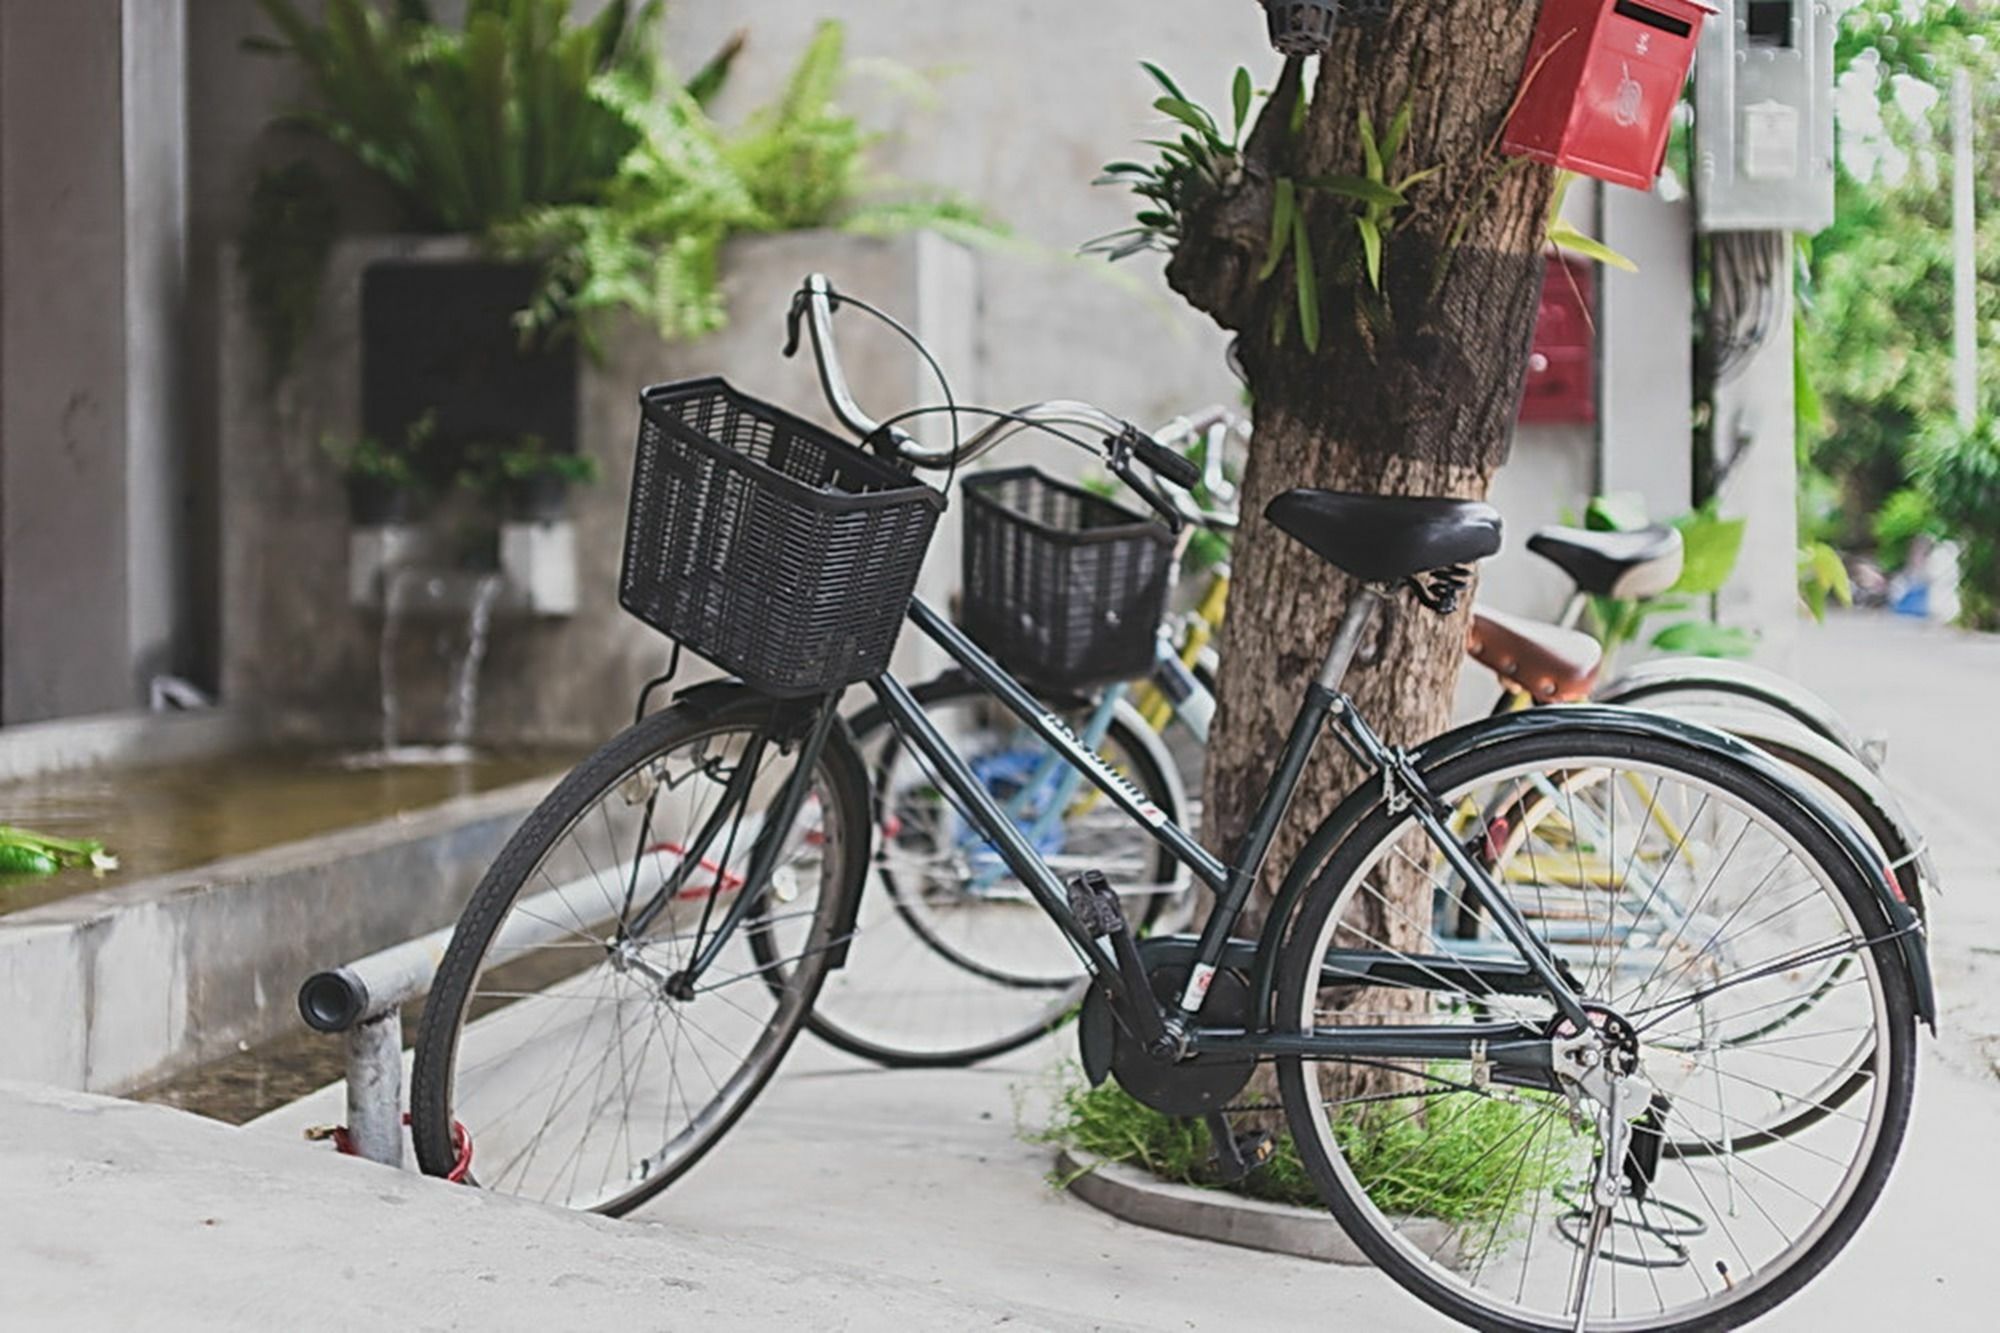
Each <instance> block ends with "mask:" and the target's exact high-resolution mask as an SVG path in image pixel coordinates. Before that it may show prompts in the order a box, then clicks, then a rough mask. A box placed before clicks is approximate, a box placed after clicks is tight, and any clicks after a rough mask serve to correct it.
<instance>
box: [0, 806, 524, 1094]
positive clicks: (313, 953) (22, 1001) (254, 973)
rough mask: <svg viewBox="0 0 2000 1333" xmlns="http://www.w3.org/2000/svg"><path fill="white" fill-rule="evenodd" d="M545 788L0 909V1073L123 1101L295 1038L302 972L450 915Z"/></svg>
mask: <svg viewBox="0 0 2000 1333" xmlns="http://www.w3.org/2000/svg"><path fill="white" fill-rule="evenodd" d="M547 788H548V783H547V782H546V781H541V780H537V781H532V782H527V783H523V784H520V785H518V786H514V787H508V788H503V789H501V790H498V791H493V792H487V793H484V794H482V795H478V796H468V797H461V798H458V799H456V800H452V801H447V802H445V803H443V804H441V805H438V806H434V807H432V808H431V809H428V810H424V811H421V812H418V813H416V814H411V815H404V816H399V817H396V818H393V819H387V820H383V821H381V822H379V823H375V824H367V825H362V826H360V827H357V828H351V829H344V830H341V831H339V832H336V833H328V834H324V835H322V836H319V837H314V838H307V839H304V840H302V841H299V842H294V843H289V844H286V845H284V846H281V847H274V848H271V849H269V850H266V851H261V852H253V853H250V854H249V855H245V856H238V857H232V858H230V859H228V860H225V861H218V862H215V863H214V864H212V865H208V866H202V867H199V868H196V869H193V870H187V871H177V872H174V873H172V874H166V875H160V876H157V877H154V878H151V879H142V880H138V881H135V882H133V883H130V884H125V885H121V886H119V887H117V888H113V889H106V890H104V891H102V892H98V893H90V894H83V895H79V896H77V897H72V898H65V899H63V900H61V901H60V902H55V903H51V904H49V905H48V906H45V907H37V908H31V909H29V910H27V911H22V912H13V913H9V914H8V915H6V916H4V917H0V1001H4V1002H5V1004H6V1006H7V1008H6V1013H7V1022H6V1023H4V1024H0V1079H23V1080H27V1081H29V1082H35V1083H48V1084H53V1085H55V1086H57V1087H62V1088H72V1089H77V1090H80V1091H89V1092H108V1093H127V1092H131V1091H134V1090H136V1089H139V1088H142V1087H146V1086H148V1085H150V1084H153V1083H156V1082H159V1081H161V1080H163V1079H166V1078H169V1077H172V1076H173V1075H175V1074H178V1073H181V1072H183V1071H185V1070H188V1069H192V1068H194V1067H195V1066H197V1065H200V1064H203V1063H206V1062H207V1061H210V1060H214V1059H217V1058H219V1057H221V1056H224V1055H228V1054H232V1053H234V1052H235V1051H236V1050H238V1049H239V1044H241V1043H248V1044H255V1043H258V1042H262V1041H265V1040H268V1039H269V1038H272V1037H275V1036H277V1035H279V1034H281V1033H284V1032H289V1031H294V1030H296V1029H297V1028H298V1027H299V1026H300V1020H299V1016H298V1011H297V1009H296V1008H295V1007H294V1004H293V997H294V995H295V994H296V993H297V990H298V984H299V982H300V980H301V979H303V978H304V977H306V976H307V975H308V974H310V973H312V972H314V971H316V970H317V969H319V968H322V967H325V966H328V965H330V964H333V963H338V962H341V961H343V960H346V959H349V958H354V957H359V956H360V955H362V954H365V953H369V952H371V951H373V950H375V949H380V948H384V947H386V946H388V945H390V944H396V943H400V942H401V941H403V940H406V939H410V938H412V937H414V936H417V935H421V934H423V933H424V932H426V931H430V930H434V929H436V928H437V927H439V926H442V925H445V924H447V923H449V922H450V921H452V920H453V919H455V918H456V916H457V914H458V912H459V910H460V908H461V907H462V906H463V904H464V902H465V900H466V898H468V897H469V896H470V895H471V893H472V889H473V886H474V885H475V884H476V883H477V882H478V880H479V877H480V876H481V875H482V874H484V873H485V871H486V867H487V866H488V865H489V864H491V862H492V860H493V858H494V857H495V856H497V855H499V852H500V848H501V846H502V845H503V844H504V843H505V842H506V840H507V838H508V837H509V836H510V835H511V834H512V833H513V831H514V828H515V826H516V825H517V824H518V823H519V822H520V820H521V818H522V816H523V815H524V814H526V812H527V811H528V810H529V809H531V808H532V807H533V806H534V804H535V802H537V801H538V800H540V799H541V797H542V795H543V793H544V792H545V791H546V790H547Z"/></svg>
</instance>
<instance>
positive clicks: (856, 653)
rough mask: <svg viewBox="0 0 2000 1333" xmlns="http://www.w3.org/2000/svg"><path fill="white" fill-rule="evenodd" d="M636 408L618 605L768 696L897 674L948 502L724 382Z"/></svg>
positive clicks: (703, 383) (656, 390) (665, 389)
mask: <svg viewBox="0 0 2000 1333" xmlns="http://www.w3.org/2000/svg"><path fill="white" fill-rule="evenodd" d="M639 401H640V415H639V448H638V457H637V460H636V462H635V465H634V470H633V477H632V503H631V510H630V514H629V517H628V519H627V521H626V526H625V560H624V569H623V572H622V574H621V576H620V578H619V588H618V601H619V605H621V606H623V607H624V608H625V609H626V610H627V611H629V612H631V613H632V614H633V615H635V616H637V617H638V618H639V619H640V620H643V621H645V622H646V623H647V624H648V625H651V626H653V627H654V628H655V629H657V630H659V631H661V632H662V633H664V634H667V635H669V636H670V637H672V638H674V639H676V640H678V641H679V642H680V643H681V644H682V645H683V646H684V647H686V648H688V649H689V650H690V651H692V652H696V653H699V654H701V655H702V656H703V657H706V658H708V659H709V660H710V661H712V662H714V663H716V664H717V665H718V666H720V667H722V668H723V669H724V670H726V671H729V672H730V673H732V674H733V675H735V676H737V677H739V678H741V679H742V680H743V681H744V683H745V684H748V685H750V686H752V687H754V688H755V689H758V690H761V691H763V692H764V693H766V694H771V695H776V696H780V697H802V696H806V695H815V694H825V693H828V692H830V691H833V690H837V689H840V688H841V687H843V686H845V685H849V684H852V683H854V682H855V681H861V680H867V679H870V678H871V677H874V676H878V675H880V674H881V673H882V672H883V671H884V670H886V669H887V668H888V665H889V654H890V652H891V650H892V649H894V647H895V646H896V636H897V634H898V633H899V632H900V630H901V628H902V623H903V617H904V615H905V613H906V612H907V610H908V607H909V602H910V593H911V590H912V589H913V588H914V587H915V586H916V581H917V571H918V570H919V569H920V568H921V566H922V564H923V559H924V552H925V550H926V549H928V547H929V546H930V540H931V534H932V532H933V531H934V530H935V528H936V527H937V520H938V515H939V513H940V512H942V510H943V508H944V497H943V496H941V495H939V494H938V493H937V492H936V491H934V490H932V489H931V488H930V487H928V486H924V485H922V484H920V483H918V482H915V481H912V480H911V478H910V476H909V475H908V474H907V473H906V472H904V471H903V470H902V469H901V468H899V467H897V466H895V465H894V464H892V463H888V462H885V461H883V460H882V459H879V458H876V457H874V456H873V455H871V454H868V453H866V452H864V451H863V450H861V449H860V448H858V447H856V446H855V445H852V444H849V443H847V442H846V441H844V440H842V439H840V438H838V437H837V436H835V435H833V434H832V433H830V432H828V431H825V430H822V429H821V428H819V427H818V426H815V425H813V424H812V423H811V422H808V421H804V420H802V419H800V418H798V417H795V416H793V415H791V414H790V413H788V412H785V411H783V410H782V409H779V408H776V407H773V406H771V405H770V404H768V403H764V402H761V401H759V400H758V399H755V398H752V397H750V396H749V395H747V394H743V393H739V392H737V391H736V390H735V389H732V388H731V387H730V386H729V385H728V384H727V383H725V382H724V381H722V380H720V379H700V380H688V381H684V382H681V383H677V384H664V385H658V386H655V387H653V388H650V389H647V390H646V391H645V392H644V393H642V394H641V395H640V399H639Z"/></svg>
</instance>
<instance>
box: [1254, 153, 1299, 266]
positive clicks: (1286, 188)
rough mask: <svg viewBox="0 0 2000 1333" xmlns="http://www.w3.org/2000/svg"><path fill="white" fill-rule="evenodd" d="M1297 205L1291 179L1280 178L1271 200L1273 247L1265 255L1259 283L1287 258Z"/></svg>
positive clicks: (1286, 177) (1287, 177)
mask: <svg viewBox="0 0 2000 1333" xmlns="http://www.w3.org/2000/svg"><path fill="white" fill-rule="evenodd" d="M1296 203H1297V194H1296V191H1295V187H1294V186H1293V184H1292V180H1291V177H1289V176H1280V177H1279V178H1278V184H1277V186H1276V188H1275V190H1274V192H1273V196H1272V199H1271V246H1270V249H1268V250H1267V251H1265V253H1264V267H1263V268H1261V269H1259V270H1257V281H1259V282H1263V281H1265V280H1266V279H1268V278H1269V277H1270V276H1271V275H1272V274H1273V273H1276V272H1277V271H1278V262H1279V261H1280V260H1282V259H1283V258H1284V257H1285V243H1286V242H1287V241H1289V240H1290V239H1291V235H1292V209H1293V208H1294V206H1295V205H1296Z"/></svg>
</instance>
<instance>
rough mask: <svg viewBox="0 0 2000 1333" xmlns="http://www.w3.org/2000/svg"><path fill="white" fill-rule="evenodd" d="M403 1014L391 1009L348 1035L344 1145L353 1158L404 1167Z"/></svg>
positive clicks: (359, 1024) (355, 1028)
mask: <svg viewBox="0 0 2000 1333" xmlns="http://www.w3.org/2000/svg"><path fill="white" fill-rule="evenodd" d="M402 1111H403V1015H402V1011H400V1010H398V1009H395V1008H391V1009H389V1010H388V1012H386V1013H383V1014H380V1015H378V1016H376V1017H374V1018H371V1019H368V1020H367V1021H366V1022H363V1023H357V1024H355V1025H354V1027H352V1028H350V1029H348V1033H347V1141H348V1143H349V1144H350V1145H351V1146H352V1147H353V1149H354V1155H355V1156H357V1157H365V1158H366V1159H368V1160H369V1161H371V1162H380V1163H382V1164H383V1165H384V1166H395V1167H400V1166H401V1165H402V1164H403V1113H402Z"/></svg>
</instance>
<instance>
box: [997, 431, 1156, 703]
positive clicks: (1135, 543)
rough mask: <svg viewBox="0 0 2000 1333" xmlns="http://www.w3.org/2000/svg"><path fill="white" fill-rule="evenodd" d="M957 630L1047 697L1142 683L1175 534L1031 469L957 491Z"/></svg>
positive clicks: (1004, 473) (1001, 474) (1002, 474)
mask: <svg viewBox="0 0 2000 1333" xmlns="http://www.w3.org/2000/svg"><path fill="white" fill-rule="evenodd" d="M964 493H965V498H966V501H967V504H966V515H965V600H964V623H965V629H966V632H967V633H969V634H970V635H971V636H972V637H973V639H974V640H975V641H977V642H978V643H979V645H980V646H981V647H983V648H985V649H986V651H988V652H989V653H992V654H993V655H994V656H995V657H996V658H998V659H999V660H1000V663H1001V664H1002V665H1003V666H1005V667H1006V668H1007V669H1008V670H1009V671H1011V672H1013V673H1014V674H1015V675H1017V676H1019V677H1020V678H1021V679H1022V680H1024V681H1026V682H1028V683H1029V684H1032V685H1036V686H1039V687H1041V688H1042V689H1044V690H1074V689H1080V688H1085V687H1088V686H1091V685H1099V684H1106V683H1109V682H1112V681H1119V680H1130V679H1132V678H1133V677H1135V676H1142V675H1144V674H1146V672H1147V671H1148V670H1149V669H1150V668H1151V667H1152V664H1153V654H1154V646H1155V643H1156V641H1157V639H1158V637H1159V627H1160V616H1161V614H1162V612H1163V611H1164V610H1165V607H1166V596H1167V576H1168V574H1169V572H1170V571H1171V567H1172V562H1173V537H1172V536H1171V535H1170V534H1169V533H1168V532H1167V530H1166V529H1165V528H1164V527H1162V526H1161V525H1160V524H1158V523H1155V522H1153V521H1152V520H1151V519H1147V518H1143V517H1141V516H1140V515H1137V514H1134V513H1132V512H1131V511H1129V510H1127V509H1124V508H1122V507H1120V506H1119V505H1116V504H1113V503H1112V502H1111V501H1109V500H1106V499H1104V498H1102V497H1100V496H1096V495H1092V494H1091V493H1090V492H1089V491H1086V490H1083V489H1082V488H1081V487H1077V486H1071V485H1067V484H1065V483H1063V482H1059V481H1052V480H1050V479H1049V478H1048V477H1046V476H1044V475H1042V474H1041V473H1040V472H1038V471H1036V470H1035V469H1034V468H1010V469H1007V470H1005V471H1000V472H985V473H980V474H978V475H976V476H972V477H968V478H967V479H966V481H965V485H964Z"/></svg>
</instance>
